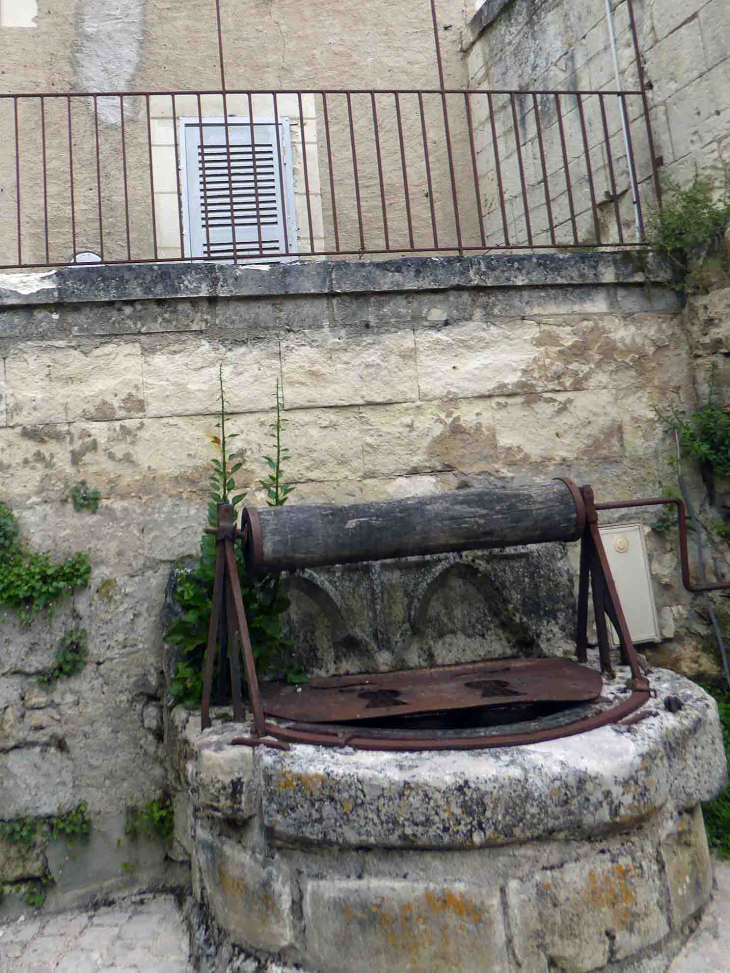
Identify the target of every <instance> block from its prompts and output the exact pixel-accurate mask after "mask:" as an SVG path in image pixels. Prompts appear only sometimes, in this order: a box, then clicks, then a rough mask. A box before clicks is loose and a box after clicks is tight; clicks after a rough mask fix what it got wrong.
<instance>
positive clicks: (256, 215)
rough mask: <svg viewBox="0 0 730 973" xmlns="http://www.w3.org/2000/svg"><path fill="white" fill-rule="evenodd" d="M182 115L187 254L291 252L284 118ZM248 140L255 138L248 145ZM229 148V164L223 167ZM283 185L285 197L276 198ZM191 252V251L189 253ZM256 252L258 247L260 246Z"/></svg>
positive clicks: (260, 258) (269, 256) (265, 256)
mask: <svg viewBox="0 0 730 973" xmlns="http://www.w3.org/2000/svg"><path fill="white" fill-rule="evenodd" d="M278 127H279V139H278V142H277V135H276V125H275V124H274V123H273V122H262V121H254V137H253V140H252V138H251V125H250V123H249V122H248V120H247V119H231V120H230V121H229V123H228V144H226V127H225V125H223V123H222V119H211V120H207V119H205V118H204V119H203V126H202V131H203V139H202V140H201V137H200V133H201V126H200V122H199V120H198V119H194V120H190V119H186V120H184V123H183V125H182V126H181V128H182V131H183V132H184V145H185V172H184V180H183V181H184V189H185V192H186V196H187V199H186V204H187V205H186V207H185V209H186V224H187V231H188V232H187V234H186V235H187V246H186V256H192V257H205V258H207V259H209V260H231V259H232V258H233V240H234V229H233V225H232V224H233V219H232V216H233V218H234V219H235V246H236V255H237V257H238V259H239V260H246V259H249V260H252V261H254V262H258V263H261V262H265V261H271V260H277V261H280V260H282V259H287V248H286V242H285V241H286V239H287V234H288V239H289V254H295V253H296V252H297V234H296V214H295V202H294V187H293V179H292V165H291V136H290V131H289V123H288V119H280V121H279V126H278ZM252 141H253V144H252ZM229 153H230V167H229ZM282 188H283V199H282ZM188 251H189V252H188ZM260 251H263V253H261V252H260Z"/></svg>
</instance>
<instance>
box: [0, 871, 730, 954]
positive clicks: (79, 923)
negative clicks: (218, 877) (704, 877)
mask: <svg viewBox="0 0 730 973" xmlns="http://www.w3.org/2000/svg"><path fill="white" fill-rule="evenodd" d="M715 875H716V879H717V889H716V891H715V896H714V898H713V901H712V903H711V905H710V908H709V909H708V910H707V912H706V914H705V916H704V917H703V919H702V922H701V923H700V926H699V928H698V930H697V932H696V933H695V934H694V936H693V937H692V939H691V940H690V942H689V943H687V945H686V946H685V947H684V949H683V950H682V952H681V953H680V954H679V956H678V957H677V958H676V959H675V960H674V963H673V964H672V966H671V968H670V971H669V973H728V971H730V863H727V862H715ZM107 970H108V971H110V973H193V971H192V967H191V965H190V963H189V962H188V936H187V932H186V930H185V928H184V927H183V923H182V919H181V917H180V910H179V909H178V906H177V903H176V902H175V900H174V899H173V898H172V896H169V895H160V896H148V897H140V898H138V899H133V900H131V901H130V902H122V903H118V904H117V905H115V906H112V907H111V908H108V909H99V910H98V911H97V912H94V913H91V914H87V913H85V912H70V913H65V914H63V915H57V916H48V917H44V916H29V917H28V918H25V919H21V920H16V921H14V922H11V923H9V924H8V925H5V926H0V973H104V971H107Z"/></svg>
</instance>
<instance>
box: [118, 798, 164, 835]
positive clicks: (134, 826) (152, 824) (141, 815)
mask: <svg viewBox="0 0 730 973" xmlns="http://www.w3.org/2000/svg"><path fill="white" fill-rule="evenodd" d="M174 830H175V812H174V809H173V806H172V801H171V800H170V797H169V795H168V794H162V795H161V796H160V797H155V798H153V799H152V800H151V801H147V803H146V804H143V805H142V806H141V807H137V806H136V805H134V806H132V807H128V808H127V821H126V824H125V825H124V833H125V834H126V835H127V837H128V838H136V837H137V836H138V835H143V836H144V837H146V838H159V839H160V840H161V841H164V842H165V844H168V845H169V844H170V843H171V842H172V836H173V833H174Z"/></svg>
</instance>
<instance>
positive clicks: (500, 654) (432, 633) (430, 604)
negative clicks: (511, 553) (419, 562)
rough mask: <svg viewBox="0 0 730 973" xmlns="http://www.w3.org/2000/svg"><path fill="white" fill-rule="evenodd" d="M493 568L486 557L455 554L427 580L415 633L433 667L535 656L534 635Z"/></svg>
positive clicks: (415, 612) (415, 611)
mask: <svg viewBox="0 0 730 973" xmlns="http://www.w3.org/2000/svg"><path fill="white" fill-rule="evenodd" d="M521 556H523V557H525V556H527V555H521ZM493 568H494V565H493V562H492V561H490V559H488V558H487V557H484V558H474V557H472V558H468V559H467V558H466V557H463V556H460V555H458V554H454V555H448V556H447V558H445V559H444V560H443V561H442V562H441V563H440V564H437V565H435V566H434V567H433V568H432V570H431V571H430V572H429V575H428V576H427V577H426V578H424V580H423V582H422V583H421V585H420V586H419V590H418V591H417V592H416V593H415V597H414V600H413V605H412V609H411V629H412V632H413V637H414V640H416V641H419V642H421V641H423V643H424V648H425V647H426V645H428V647H429V654H431V655H433V656H434V658H433V664H439V663H440V662H441V661H448V662H463V661H470V660H471V659H474V658H508V657H511V656H520V657H523V656H531V655H534V654H536V652H537V647H536V640H535V635H534V632H532V631H531V630H530V627H529V626H528V625H527V624H526V623H525V619H524V618H522V616H521V613H520V612H519V611H518V610H517V609H516V607H515V606H514V604H513V603H512V601H511V596H510V592H508V591H507V590H505V585H504V584H503V583H501V580H502V579H501V578H500V577H499V572H498V571H496V572H495V571H494V569H493Z"/></svg>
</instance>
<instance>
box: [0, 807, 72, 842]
mask: <svg viewBox="0 0 730 973" xmlns="http://www.w3.org/2000/svg"><path fill="white" fill-rule="evenodd" d="M90 831H91V818H90V817H89V809H88V806H87V804H86V803H85V802H84V801H82V802H81V803H80V804H77V805H76V807H75V808H74V809H73V810H71V811H69V812H68V813H67V814H59V815H54V816H50V817H44V818H12V819H10V820H9V821H0V838H2V839H3V840H4V841H7V842H8V843H9V844H13V845H18V844H22V845H32V844H33V843H34V842H35V841H56V840H57V839H58V838H65V839H66V841H67V842H68V843H69V844H72V843H73V842H74V841H75V840H76V839H77V838H86V837H88V835H89V833H90Z"/></svg>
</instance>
